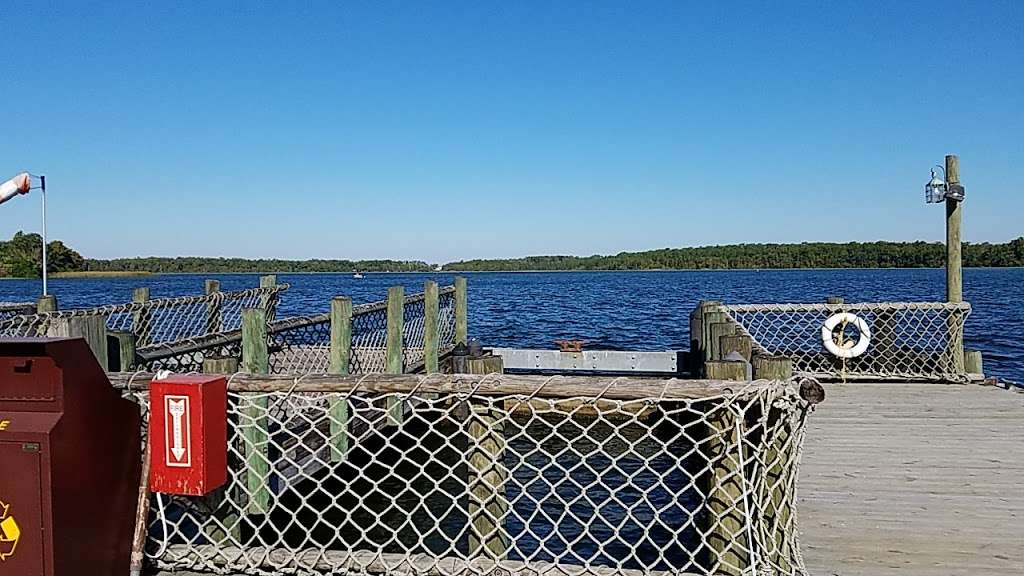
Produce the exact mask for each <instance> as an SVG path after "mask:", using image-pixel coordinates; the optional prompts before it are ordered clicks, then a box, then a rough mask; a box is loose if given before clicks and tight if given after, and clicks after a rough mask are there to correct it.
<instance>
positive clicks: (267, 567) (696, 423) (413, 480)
mask: <svg viewBox="0 0 1024 576" xmlns="http://www.w3.org/2000/svg"><path fill="white" fill-rule="evenodd" d="M409 378H417V377H414V376H409ZM420 378H426V377H420ZM424 381H425V380H424ZM232 388H233V391H232V392H230V393H229V414H228V418H229V422H230V426H229V445H228V450H229V467H230V479H229V482H228V484H227V485H226V486H225V487H223V488H222V489H220V490H218V491H216V492H215V493H214V494H212V495H210V496H207V497H203V498H187V497H177V496H176V497H171V498H169V501H166V499H165V501H166V509H165V510H164V511H163V513H162V515H158V514H157V511H156V509H155V508H154V510H153V512H152V514H151V518H150V530H149V540H148V545H147V552H148V554H149V557H150V559H151V560H152V561H153V562H155V563H156V564H157V565H158V566H159V567H161V568H163V569H167V570H189V569H191V570H204V571H213V572H219V573H229V572H245V573H247V574H268V575H269V574H324V573H359V574H366V573H384V574H424V575H425V574H437V575H448V574H484V573H495V570H496V569H501V570H503V572H501V573H504V574H508V573H512V574H522V573H527V574H545V575H546V574H560V575H561V574H622V575H630V576H632V575H634V574H635V575H639V574H652V573H662V572H664V573H673V574H679V573H682V572H686V573H694V574H753V570H755V569H756V570H757V571H758V573H765V574H768V573H771V574H793V575H795V574H804V573H805V570H804V567H803V563H802V560H801V558H800V555H799V550H798V545H797V531H796V515H795V511H794V502H795V489H796V478H797V462H798V460H799V455H800V447H801V445H802V441H803V434H804V419H805V416H806V414H807V412H808V410H809V406H808V405H807V404H806V403H805V402H804V401H803V400H801V399H800V397H799V395H798V392H797V385H796V383H795V382H765V381H759V382H752V383H739V382H738V383H737V384H736V388H735V389H734V390H731V391H730V390H727V389H726V391H725V392H723V393H721V394H717V395H714V396H709V397H702V398H672V397H664V394H659V392H661V391H662V386H661V384H660V383H659V382H657V381H652V382H651V387H650V390H651V393H652V394H651V395H650V396H643V397H636V398H633V399H622V398H609V397H603V394H604V393H605V391H607V389H608V386H606V385H605V383H604V382H598V381H595V384H594V386H592V387H591V388H592V390H593V392H592V393H590V394H586V395H582V396H577V397H571V398H562V397H560V398H555V397H548V396H546V393H545V389H544V384H541V385H540V386H538V387H537V388H536V389H535V390H534V391H533V392H532V393H529V394H506V395H483V394H480V393H479V391H478V390H476V389H474V390H464V391H459V392H452V393H447V394H436V393H433V394H420V393H418V392H417V390H418V389H419V385H417V386H416V388H414V389H413V391H412V392H411V393H397V392H394V393H387V394H369V393H366V392H363V391H361V390H358V389H357V390H355V391H347V390H346V391H338V392H329V391H328V392H316V393H311V392H303V391H302V382H301V379H300V381H298V383H297V384H296V386H294V387H293V390H290V391H275V392H245V391H240V390H238V388H239V387H238V386H237V385H233V386H232ZM135 395H136V397H137V398H138V400H139V401H140V402H143V403H144V402H145V401H146V393H145V392H137V393H136V394H135ZM388 399H393V400H394V402H396V403H398V405H399V406H400V407H401V408H402V409H403V410H404V412H405V417H404V423H403V424H402V426H401V427H400V428H399V427H396V426H392V425H390V420H389V419H388V411H387V409H386V408H383V407H380V406H383V405H387V404H391V402H381V400H388ZM339 406H345V407H346V408H347V409H346V410H339ZM339 415H343V417H344V419H341V417H339Z"/></svg>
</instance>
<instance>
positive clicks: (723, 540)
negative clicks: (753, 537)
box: [705, 360, 750, 576]
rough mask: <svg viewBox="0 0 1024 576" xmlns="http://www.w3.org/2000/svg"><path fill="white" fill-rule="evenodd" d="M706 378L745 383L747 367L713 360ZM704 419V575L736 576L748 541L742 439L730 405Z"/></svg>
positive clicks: (746, 558) (722, 403)
mask: <svg viewBox="0 0 1024 576" xmlns="http://www.w3.org/2000/svg"><path fill="white" fill-rule="evenodd" d="M706 366H707V368H708V372H709V374H708V376H709V377H712V378H721V379H723V380H739V381H744V380H746V379H747V369H748V366H749V365H748V364H747V363H746V362H740V361H728V360H717V361H711V362H708V363H707V364H706ZM719 402H720V406H717V407H715V408H712V409H710V410H709V413H708V414H707V415H706V416H705V419H706V421H707V429H708V434H709V436H708V441H707V443H706V445H705V446H706V448H705V449H706V450H707V454H706V456H707V459H708V464H709V465H710V467H711V470H710V471H709V473H708V478H709V486H708V489H707V492H706V493H707V495H708V496H707V507H708V512H709V514H708V519H709V521H710V522H711V526H710V530H709V533H708V537H707V546H708V554H709V558H708V560H707V566H706V568H707V569H708V572H710V573H714V574H727V575H729V576H739V575H740V574H741V573H742V572H743V569H742V567H743V566H747V565H749V559H750V541H749V540H748V538H747V536H746V532H745V530H744V522H743V516H744V514H749V513H750V512H749V511H745V510H744V499H743V491H744V487H743V469H742V467H741V466H740V462H741V460H740V457H741V450H742V441H743V439H742V438H741V437H740V436H739V433H738V432H737V430H736V423H737V415H736V413H735V411H734V407H733V404H732V403H730V402H727V401H724V400H720V401H719Z"/></svg>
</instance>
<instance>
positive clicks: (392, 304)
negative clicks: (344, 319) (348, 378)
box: [385, 286, 405, 426]
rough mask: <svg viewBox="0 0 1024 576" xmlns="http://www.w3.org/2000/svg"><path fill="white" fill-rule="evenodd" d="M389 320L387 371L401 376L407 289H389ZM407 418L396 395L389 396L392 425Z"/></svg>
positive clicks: (396, 287) (389, 412) (398, 287)
mask: <svg viewBox="0 0 1024 576" xmlns="http://www.w3.org/2000/svg"><path fill="white" fill-rule="evenodd" d="M387 314H388V319H387V326H388V332H387V348H386V356H385V358H386V361H387V363H386V369H385V372H387V373H388V374H401V373H403V372H404V371H405V362H404V359H403V354H402V345H403V344H402V338H403V335H404V331H405V288H404V287H403V286H392V287H391V288H388V312H387ZM404 416H405V412H404V407H403V406H402V403H401V402H400V401H399V399H398V397H397V396H395V395H390V396H388V417H389V419H390V421H391V423H392V424H395V425H399V426H401V424H402V419H403V417H404Z"/></svg>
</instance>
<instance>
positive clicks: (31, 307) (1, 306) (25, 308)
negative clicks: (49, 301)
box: [0, 302, 36, 324]
mask: <svg viewBox="0 0 1024 576" xmlns="http://www.w3.org/2000/svg"><path fill="white" fill-rule="evenodd" d="M35 310H36V305H35V304H33V303H31V302H0V324H2V323H4V322H6V321H8V320H10V319H11V318H13V317H15V316H24V315H26V314H32V313H33V312H35Z"/></svg>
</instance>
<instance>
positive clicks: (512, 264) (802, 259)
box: [443, 237, 1024, 271]
mask: <svg viewBox="0 0 1024 576" xmlns="http://www.w3.org/2000/svg"><path fill="white" fill-rule="evenodd" d="M945 259H946V247H945V244H942V243H939V242H930V243H929V242H849V243H846V244H836V243H825V242H806V243H802V244H733V245H728V246H703V247H699V248H665V249H661V250H649V251H646V252H620V253H619V254H616V255H614V256H600V255H594V256H528V257H526V258H513V259H496V260H464V261H460V262H452V263H450V264H446V265H445V266H444V268H443V269H444V270H445V271H517V270H689V269H715V268H722V269H727V268H939V267H942V266H943V265H945ZM964 266H1024V237H1020V238H1017V239H1016V240H1012V241H1010V242H1007V243H1005V244H989V243H987V242H986V243H981V244H969V243H965V244H964Z"/></svg>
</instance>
